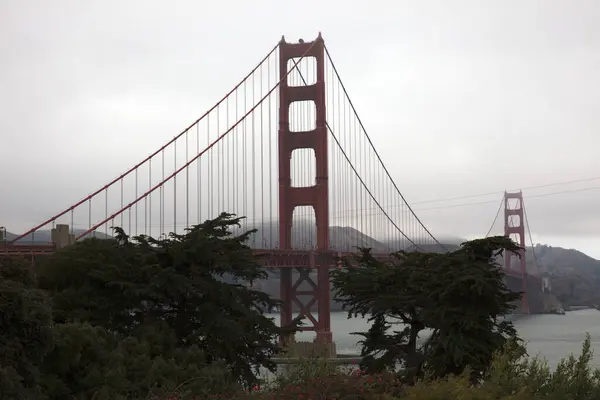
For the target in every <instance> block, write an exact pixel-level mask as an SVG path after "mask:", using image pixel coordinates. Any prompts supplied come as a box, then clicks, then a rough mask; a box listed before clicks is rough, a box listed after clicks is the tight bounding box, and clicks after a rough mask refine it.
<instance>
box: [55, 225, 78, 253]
mask: <svg viewBox="0 0 600 400" xmlns="http://www.w3.org/2000/svg"><path fill="white" fill-rule="evenodd" d="M50 237H51V240H52V242H53V243H54V244H55V246H56V248H57V249H61V248H63V247H66V246H70V245H72V244H73V243H75V235H72V234H71V231H70V230H69V225H63V224H57V225H56V228H52V231H51V232H50Z"/></svg>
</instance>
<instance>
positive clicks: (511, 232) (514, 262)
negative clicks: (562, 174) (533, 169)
mask: <svg viewBox="0 0 600 400" xmlns="http://www.w3.org/2000/svg"><path fill="white" fill-rule="evenodd" d="M504 235H505V236H506V237H509V238H511V239H512V240H514V241H515V242H516V243H517V244H518V245H519V247H521V249H520V250H519V251H518V255H516V254H513V253H511V252H506V253H505V254H504V268H505V269H506V270H507V271H509V270H511V269H518V270H519V271H520V273H521V282H522V284H521V292H523V294H522V298H521V302H522V309H523V313H525V314H529V304H528V301H527V268H526V264H525V217H524V204H523V192H521V191H518V192H504Z"/></svg>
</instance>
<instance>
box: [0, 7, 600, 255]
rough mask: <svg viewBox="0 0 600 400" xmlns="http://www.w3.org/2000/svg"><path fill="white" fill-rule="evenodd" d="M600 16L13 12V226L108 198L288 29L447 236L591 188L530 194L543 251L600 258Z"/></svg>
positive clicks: (8, 37)
mask: <svg viewBox="0 0 600 400" xmlns="http://www.w3.org/2000/svg"><path fill="white" fill-rule="evenodd" d="M598 21H600V2H598V1H596V0H577V1H573V0H564V1H560V0H503V1H500V0H498V1H491V0H490V1H481V0H472V1H467V0H453V1H447V0H439V1H428V0H414V1H402V0H399V1H390V0H386V1H374V0H373V1H362V2H358V1H353V0H350V1H337V0H336V1H333V0H328V1H310V0H305V1H303V2H284V1H276V0H270V1H255V2H249V1H222V2H216V1H215V2H201V1H192V0H189V1H183V0H180V1H177V2H164V1H155V0H144V1H133V0H130V1H116V0H102V1H92V0H86V1H81V0H71V1H67V0H55V1H52V2H42V1H33V0H0V54H1V57H2V58H1V62H0V139H1V142H0V156H1V158H0V160H1V161H0V165H1V168H0V182H1V188H2V197H1V199H2V200H1V204H2V205H1V207H0V225H2V224H6V225H7V227H8V228H9V230H12V231H19V230H22V229H26V228H27V227H29V226H31V225H34V224H35V223H36V222H40V221H41V220H42V219H44V218H45V217H49V216H51V215H52V214H53V213H55V212H57V211H59V210H60V209H62V208H65V207H66V206H68V205H69V204H71V203H73V202H74V201H76V200H78V199H80V198H81V197H83V196H85V195H86V194H88V193H90V192H91V191H92V190H95V189H97V188H98V187H100V186H101V185H103V184H105V183H106V181H108V180H109V179H111V178H113V177H115V176H117V175H118V174H120V173H121V172H123V170H125V169H126V168H128V167H130V166H132V165H133V164H134V163H136V162H137V161H138V160H139V159H142V158H143V157H144V156H146V155H148V154H149V153H150V152H152V151H153V150H155V149H156V148H158V147H159V146H160V145H162V144H163V143H164V142H165V141H166V140H167V139H169V138H170V137H172V136H173V135H175V134H176V133H178V132H179V131H180V130H181V129H182V128H183V127H185V126H186V125H187V124H188V123H189V122H191V121H193V120H194V119H196V118H197V117H198V116H199V115H201V114H202V112H203V111H204V110H205V109H207V108H208V107H209V106H210V105H212V104H213V103H214V102H215V101H216V100H217V99H218V98H219V97H220V96H222V95H223V94H224V93H225V92H227V91H228V90H229V89H230V88H231V87H232V86H233V85H234V84H235V83H236V82H237V81H238V80H239V79H240V77H242V76H243V75H244V74H245V73H246V72H247V70H248V69H250V68H252V66H253V65H254V64H256V62H257V61H258V60H259V59H260V58H261V57H262V56H263V55H264V54H265V53H266V52H267V51H268V50H269V49H270V48H271V47H272V46H273V45H274V44H275V43H276V42H277V41H278V40H279V38H280V37H281V35H282V34H284V35H286V38H288V39H290V40H293V41H295V40H297V39H298V38H301V37H302V38H304V39H306V40H311V39H312V38H314V37H315V36H316V34H317V32H318V31H321V32H322V33H323V36H324V38H325V40H326V43H327V46H328V48H329V49H330V50H331V52H332V56H333V58H334V61H335V62H336V64H337V66H338V68H339V69H340V72H341V74H342V78H343V80H344V82H345V84H346V85H347V86H348V90H349V92H350V94H351V96H352V98H353V101H354V102H355V105H356V107H357V109H358V111H359V113H360V115H361V118H362V119H363V122H364V123H365V125H366V127H367V129H368V131H369V133H370V135H371V137H372V139H373V141H374V144H375V146H376V147H377V148H378V150H379V151H380V153H381V156H382V158H383V159H384V161H385V162H386V164H387V166H388V168H389V169H390V172H391V173H392V175H393V177H394V179H395V180H396V182H397V184H398V185H399V187H400V189H401V190H402V191H403V193H404V195H405V196H406V198H407V200H408V201H409V202H410V203H412V204H414V208H415V210H417V211H418V214H419V216H420V217H421V218H422V219H423V221H424V222H425V223H426V224H427V225H428V226H429V227H430V228H431V230H432V231H433V233H434V234H437V235H440V236H444V235H453V236H478V235H484V234H485V233H486V232H487V230H488V228H489V225H490V224H491V222H492V220H493V217H494V214H495V212H496V209H497V207H498V203H499V201H500V196H501V192H502V191H503V190H505V189H519V188H528V187H531V186H538V185H545V184H550V183H555V182H563V181H572V180H579V179H587V181H585V182H581V183H578V184H569V185H557V186H551V187H544V188H538V189H524V193H525V196H526V204H527V210H528V214H529V220H530V223H531V229H532V232H533V236H534V241H539V242H542V243H548V244H552V245H560V246H565V247H576V248H579V249H581V250H583V251H585V252H587V253H588V254H590V255H593V256H596V257H597V258H600V157H599V154H600V140H599V139H598V135H599V134H600V129H599V128H600V113H599V112H598V110H600V74H599V73H598V71H600V25H598ZM123 143H125V144H124V145H123ZM407 149H409V150H407ZM596 176H597V177H598V179H597V180H590V179H589V178H595V177H596ZM582 188H583V189H585V188H591V189H590V190H585V191H575V190H579V189H582ZM596 188H597V189H596ZM488 192H497V193H496V194H492V195H488V196H480V197H472V198H466V199H458V200H454V201H440V202H428V203H421V202H423V201H428V200H438V199H446V198H452V197H460V196H466V195H471V194H480V193H488ZM557 192H570V193H562V194H556V193H557ZM548 193H554V195H550V196H545V195H544V194H548ZM528 196H529V197H528ZM471 203H472V204H471ZM3 221H8V222H3ZM499 227H500V225H498V229H499ZM498 232H499V231H498Z"/></svg>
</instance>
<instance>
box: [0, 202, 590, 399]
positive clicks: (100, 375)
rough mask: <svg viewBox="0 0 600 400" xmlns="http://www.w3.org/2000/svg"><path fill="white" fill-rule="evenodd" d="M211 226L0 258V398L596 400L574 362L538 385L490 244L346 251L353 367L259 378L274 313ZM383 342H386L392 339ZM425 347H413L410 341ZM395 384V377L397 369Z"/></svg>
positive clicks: (344, 290) (218, 225) (242, 247)
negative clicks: (358, 328) (358, 325)
mask: <svg viewBox="0 0 600 400" xmlns="http://www.w3.org/2000/svg"><path fill="white" fill-rule="evenodd" d="M239 220H240V219H239V218H237V217H235V216H233V215H230V214H222V215H220V216H219V217H218V218H216V219H214V220H211V221H206V222H205V223H203V224H200V225H198V226H196V227H193V228H192V229H190V230H189V231H188V232H187V233H186V234H184V235H175V234H171V235H170V236H169V237H168V238H162V239H154V238H150V237H145V236H139V237H135V238H130V237H128V236H127V235H126V234H125V233H124V232H123V231H122V230H120V229H117V230H116V231H117V237H116V239H115V240H97V239H88V240H85V241H82V242H80V243H77V244H76V245H73V246H70V247H68V248H65V249H62V250H60V251H59V252H57V253H56V254H55V255H53V256H51V257H49V258H48V259H46V260H41V261H42V262H40V263H38V264H37V267H38V268H37V270H33V267H32V266H31V265H30V263H29V262H27V261H26V260H20V259H8V258H7V259H0V399H6V400H12V399H15V400H16V399H19V400H21V399H27V400H41V399H57V400H58V399H78V400H84V399H95V400H109V399H110V400H120V399H156V400H165V399H175V398H176V399H192V398H194V399H214V398H224V399H257V400H260V399H291V398H294V399H298V398H302V399H340V400H341V399H348V400H349V399H395V398H396V399H404V398H405V399H438V398H439V399H448V398H456V399H583V400H585V399H597V398H600V373H598V372H595V371H592V370H591V368H590V366H589V361H590V358H591V352H590V349H589V344H590V343H589V338H588V340H587V341H586V343H585V344H584V348H583V352H582V355H581V357H580V358H579V359H578V360H576V359H570V360H566V361H564V362H563V364H561V366H559V368H558V369H557V370H556V371H555V372H553V373H551V372H550V371H549V369H548V368H547V366H545V364H544V363H543V362H540V361H539V360H536V359H534V360H529V359H527V358H526V357H524V348H523V346H522V344H521V342H520V340H519V338H518V337H517V335H516V332H515V330H514V328H513V326H512V324H511V323H510V322H507V321H504V320H502V318H501V317H502V316H504V315H505V314H506V313H508V312H510V310H511V309H512V306H511V305H510V304H511V302H512V301H514V300H515V299H516V298H517V296H518V295H515V294H514V293H510V292H509V291H508V290H507V288H506V287H505V286H504V284H503V282H502V276H501V274H500V272H499V271H498V269H497V268H496V265H495V261H494V260H495V256H496V255H499V254H501V253H502V251H504V249H506V250H507V251H514V250H516V249H517V247H516V245H515V244H514V243H513V242H511V241H509V240H507V239H505V238H502V237H496V238H487V239H482V240H475V241H471V242H467V243H464V244H463V245H462V246H461V248H460V249H458V250H456V251H453V252H451V253H447V254H430V253H404V252H400V253H397V254H394V255H393V258H392V261H389V262H386V263H382V262H379V261H377V260H375V259H374V258H373V257H372V256H371V255H370V253H369V250H368V249H362V250H361V251H360V252H359V253H358V254H357V256H356V259H354V260H345V261H346V267H347V268H344V269H341V270H337V271H334V272H333V273H332V282H333V285H334V288H335V290H336V292H337V293H338V296H339V299H340V301H342V302H343V303H344V304H345V305H346V307H347V308H348V311H349V317H355V316H357V315H369V316H370V317H369V318H370V320H371V322H372V325H371V328H370V329H369V330H368V331H367V332H361V333H359V335H361V336H362V338H363V340H362V342H361V343H362V353H363V356H364V362H363V364H362V365H360V366H358V367H359V370H358V371H359V372H351V373H343V372H339V371H336V370H333V369H331V368H329V367H327V366H326V365H324V364H321V363H319V362H316V361H315V362H311V361H307V362H306V363H305V364H303V365H301V366H300V367H299V368H297V369H296V370H295V371H292V373H290V374H288V375H286V376H285V377H279V378H278V380H277V381H276V382H274V383H273V385H271V386H268V387H266V388H261V385H263V386H264V384H263V383H262V382H261V381H260V379H259V377H258V374H257V371H258V369H259V368H264V369H267V370H271V371H274V370H275V365H274V364H273V363H272V361H271V357H272V356H273V355H274V354H276V353H277V352H278V351H279V349H278V346H277V337H278V336H279V335H282V334H288V333H290V332H293V331H295V330H296V324H297V322H295V323H294V326H290V327H284V328H279V327H277V326H276V325H275V324H274V322H273V321H272V320H270V319H269V318H267V317H265V316H264V315H263V313H262V312H261V310H266V309H268V308H269V307H272V306H274V305H277V301H274V300H273V299H271V298H269V297H268V296H267V295H265V294H264V293H261V292H258V291H254V290H252V289H251V288H250V287H251V283H252V282H253V281H255V280H257V279H262V278H264V277H265V276H266V274H265V271H264V269H262V268H261V266H260V260H258V259H257V258H256V257H254V256H253V255H252V251H251V249H250V248H249V247H248V246H246V244H245V243H246V241H247V239H248V235H249V234H250V233H251V232H247V233H244V234H242V235H239V236H236V235H232V234H231V228H232V227H233V226H236V225H239ZM394 327H396V328H395V329H396V330H394ZM425 329H428V330H430V331H432V332H433V334H432V335H431V338H430V339H429V340H427V341H426V343H425V344H424V345H421V346H419V345H417V342H416V338H417V336H418V335H419V333H422V331H423V330H425ZM399 365H400V366H402V367H403V368H404V369H403V370H404V371H405V372H402V373H399V372H398V371H397V367H398V366H399Z"/></svg>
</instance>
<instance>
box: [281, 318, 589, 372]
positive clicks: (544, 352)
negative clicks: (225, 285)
mask: <svg viewBox="0 0 600 400" xmlns="http://www.w3.org/2000/svg"><path fill="white" fill-rule="evenodd" d="M272 316H273V317H277V318H276V321H279V318H278V316H276V315H272ZM513 322H514V325H515V327H516V329H517V331H518V332H519V335H520V336H521V338H522V339H523V340H525V342H526V345H527V350H528V352H529V354H530V355H532V356H533V355H540V356H542V357H543V358H545V359H546V360H547V361H548V363H549V365H550V366H551V367H555V366H556V364H557V363H558V361H560V359H561V358H564V357H568V356H569V355H570V354H571V353H573V354H575V355H577V354H579V353H580V351H581V344H582V342H583V340H584V339H585V334H586V333H589V334H590V336H591V340H592V348H593V349H594V353H595V354H596V355H597V357H596V358H595V359H594V360H593V363H594V365H595V366H597V367H599V368H600V311H597V310H595V309H591V310H579V311H570V312H567V313H566V315H528V316H520V317H518V318H516V319H515V320H514V321H513ZM368 326H369V325H368V323H367V321H366V319H364V320H363V319H347V318H346V313H332V314H331V328H332V329H331V330H332V331H333V336H334V341H335V343H336V347H337V349H338V353H358V352H359V351H360V349H359V347H358V345H357V341H358V340H359V339H360V338H359V337H356V336H354V335H351V334H350V333H351V332H357V331H365V330H367V329H368ZM296 337H297V340H312V338H314V333H309V332H301V333H298V334H297V336H296Z"/></svg>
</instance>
